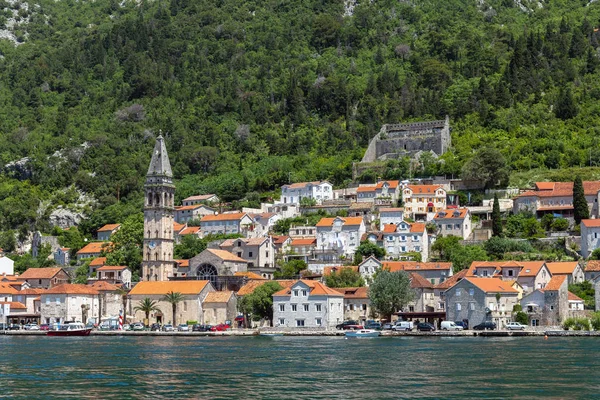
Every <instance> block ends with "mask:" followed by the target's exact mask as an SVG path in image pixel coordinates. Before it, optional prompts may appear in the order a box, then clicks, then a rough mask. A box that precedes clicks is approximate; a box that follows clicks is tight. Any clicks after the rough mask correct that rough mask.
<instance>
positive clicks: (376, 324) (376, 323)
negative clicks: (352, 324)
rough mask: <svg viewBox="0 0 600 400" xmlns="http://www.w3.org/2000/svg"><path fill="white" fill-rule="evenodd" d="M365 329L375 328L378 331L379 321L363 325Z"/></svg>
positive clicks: (379, 328) (379, 327)
mask: <svg viewBox="0 0 600 400" xmlns="http://www.w3.org/2000/svg"><path fill="white" fill-rule="evenodd" d="M365 329H376V330H378V331H380V330H381V329H382V328H381V324H380V323H379V322H371V323H370V324H367V325H365Z"/></svg>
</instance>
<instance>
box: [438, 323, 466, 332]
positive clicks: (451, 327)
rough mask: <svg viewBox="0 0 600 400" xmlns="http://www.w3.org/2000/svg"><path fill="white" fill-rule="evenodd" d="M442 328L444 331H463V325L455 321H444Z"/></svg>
mask: <svg viewBox="0 0 600 400" xmlns="http://www.w3.org/2000/svg"><path fill="white" fill-rule="evenodd" d="M440 329H441V330H443V331H462V330H463V327H462V326H460V325H456V323H454V322H453V321H442V324H441V326H440Z"/></svg>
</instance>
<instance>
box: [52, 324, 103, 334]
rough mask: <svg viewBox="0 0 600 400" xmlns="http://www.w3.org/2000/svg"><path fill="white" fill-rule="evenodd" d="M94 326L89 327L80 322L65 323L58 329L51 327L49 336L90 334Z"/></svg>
mask: <svg viewBox="0 0 600 400" xmlns="http://www.w3.org/2000/svg"><path fill="white" fill-rule="evenodd" d="M91 331H92V328H87V327H86V326H85V325H84V324H82V323H80V322H72V323H70V324H63V325H60V326H59V327H58V329H51V330H49V331H48V332H47V335H48V336H88V335H89V334H90V332H91Z"/></svg>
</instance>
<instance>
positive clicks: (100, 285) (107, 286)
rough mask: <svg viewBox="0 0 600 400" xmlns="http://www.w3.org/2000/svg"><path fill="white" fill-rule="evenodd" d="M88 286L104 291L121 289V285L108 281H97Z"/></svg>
mask: <svg viewBox="0 0 600 400" xmlns="http://www.w3.org/2000/svg"><path fill="white" fill-rule="evenodd" d="M88 286H90V287H91V288H93V289H96V290H98V291H103V292H116V291H117V290H120V289H121V288H120V287H119V286H117V285H113V284H112V283H108V282H106V281H96V282H93V283H92V284H90V285H88Z"/></svg>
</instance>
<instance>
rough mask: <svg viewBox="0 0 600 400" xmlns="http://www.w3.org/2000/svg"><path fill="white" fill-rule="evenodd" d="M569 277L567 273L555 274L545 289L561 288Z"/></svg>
mask: <svg viewBox="0 0 600 400" xmlns="http://www.w3.org/2000/svg"><path fill="white" fill-rule="evenodd" d="M565 279H567V277H566V276H565V275H554V276H553V277H552V279H550V282H548V283H547V284H546V286H545V287H544V290H559V289H560V287H561V286H562V284H563V283H564V282H565Z"/></svg>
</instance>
